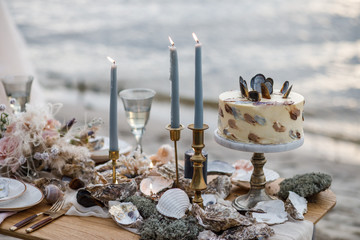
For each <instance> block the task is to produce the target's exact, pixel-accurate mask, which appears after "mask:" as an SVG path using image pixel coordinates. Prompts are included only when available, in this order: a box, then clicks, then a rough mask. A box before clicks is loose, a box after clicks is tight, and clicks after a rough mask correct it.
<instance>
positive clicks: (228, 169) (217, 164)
mask: <svg viewBox="0 0 360 240" xmlns="http://www.w3.org/2000/svg"><path fill="white" fill-rule="evenodd" d="M234 171H235V168H234V167H233V166H231V165H230V164H229V163H227V162H224V161H220V160H214V161H211V162H208V165H207V174H208V175H210V174H225V175H229V176H230V175H231V174H232V173H233V172H234Z"/></svg>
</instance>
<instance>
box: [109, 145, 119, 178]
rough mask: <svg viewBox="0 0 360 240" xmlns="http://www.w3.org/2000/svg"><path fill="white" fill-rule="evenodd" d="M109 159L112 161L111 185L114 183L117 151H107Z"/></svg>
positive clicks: (117, 157)
mask: <svg viewBox="0 0 360 240" xmlns="http://www.w3.org/2000/svg"><path fill="white" fill-rule="evenodd" d="M109 158H110V159H111V160H112V167H113V176H112V179H113V183H116V160H117V159H119V151H109Z"/></svg>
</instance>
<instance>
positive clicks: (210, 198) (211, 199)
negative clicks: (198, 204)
mask: <svg viewBox="0 0 360 240" xmlns="http://www.w3.org/2000/svg"><path fill="white" fill-rule="evenodd" d="M201 197H202V199H203V205H204V207H207V206H209V205H212V204H215V203H216V202H217V195H215V194H201Z"/></svg>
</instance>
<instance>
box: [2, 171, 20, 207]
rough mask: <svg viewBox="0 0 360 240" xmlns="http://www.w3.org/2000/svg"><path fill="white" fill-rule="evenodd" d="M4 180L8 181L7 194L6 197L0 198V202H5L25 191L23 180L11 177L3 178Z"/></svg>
mask: <svg viewBox="0 0 360 240" xmlns="http://www.w3.org/2000/svg"><path fill="white" fill-rule="evenodd" d="M0 179H4V180H5V181H9V194H8V196H7V197H3V198H0V202H5V201H8V200H11V199H15V198H18V197H20V196H21V195H22V194H24V192H25V191H26V186H25V184H24V183H23V182H20V181H19V180H16V179H12V178H4V177H1V178H0Z"/></svg>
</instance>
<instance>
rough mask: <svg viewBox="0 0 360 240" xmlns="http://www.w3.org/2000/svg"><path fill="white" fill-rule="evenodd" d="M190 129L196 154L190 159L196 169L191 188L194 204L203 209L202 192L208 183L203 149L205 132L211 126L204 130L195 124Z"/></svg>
mask: <svg viewBox="0 0 360 240" xmlns="http://www.w3.org/2000/svg"><path fill="white" fill-rule="evenodd" d="M188 128H189V129H190V130H192V131H193V144H192V147H193V149H194V152H195V153H194V155H193V156H192V157H191V158H190V160H191V161H192V162H193V167H194V171H193V177H192V180H191V183H190V188H191V189H193V190H194V191H195V196H194V199H193V202H194V203H197V204H198V205H199V206H200V207H201V208H204V206H203V199H202V197H201V190H204V189H206V183H205V180H204V175H203V166H204V165H203V162H205V160H206V158H205V157H204V155H203V154H202V149H203V148H204V147H205V144H204V131H205V130H206V129H208V128H209V126H208V125H206V124H204V125H203V127H202V128H195V127H194V124H190V125H189V126H188Z"/></svg>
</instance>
